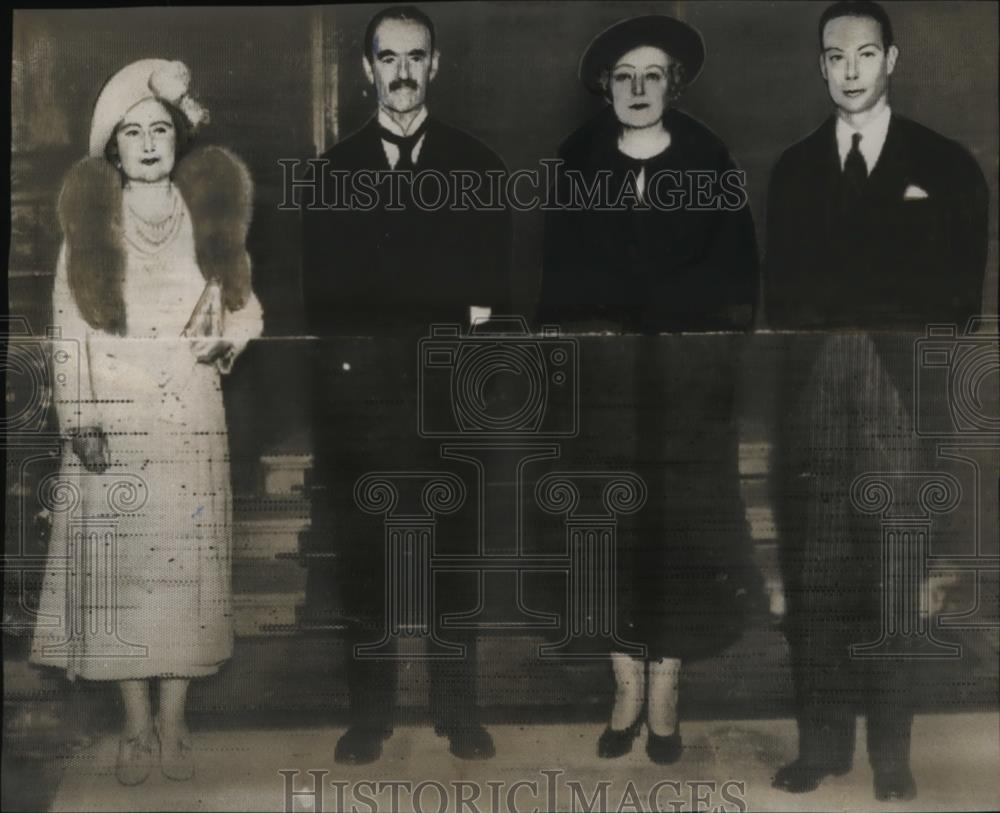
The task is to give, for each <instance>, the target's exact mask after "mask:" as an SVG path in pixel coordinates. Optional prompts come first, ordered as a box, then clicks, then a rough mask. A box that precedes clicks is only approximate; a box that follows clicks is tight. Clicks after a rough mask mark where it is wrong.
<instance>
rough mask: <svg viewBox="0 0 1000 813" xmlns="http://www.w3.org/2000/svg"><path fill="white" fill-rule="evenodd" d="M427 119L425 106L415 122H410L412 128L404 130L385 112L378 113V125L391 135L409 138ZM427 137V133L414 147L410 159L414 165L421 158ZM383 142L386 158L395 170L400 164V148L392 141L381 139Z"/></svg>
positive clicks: (390, 166) (380, 110)
mask: <svg viewBox="0 0 1000 813" xmlns="http://www.w3.org/2000/svg"><path fill="white" fill-rule="evenodd" d="M426 118H427V107H426V106H424V107H422V108H420V112H419V113H417V115H416V118H414V119H413V121H411V122H410V126H409V127H408V128H407V129H405V130H404V129H403V128H402V127H400V126H399V125H398V124H396V122H394V121H393V120H392V119H391V118H389V116H388V115H387V114H386V113H385V111H384V110H382V109H381V108H379V111H378V123H379V124H380V125H382V126H383V127H385V129H386V130H388V131H389V132H390V133H395V134H396V135H398V136H407V135H409V134H410V133H412V132H414V131H415V130H416V129H417V128H418V127H419V126H420V125H421V124H423V123H424V119H426ZM426 137H427V134H426V133H425V134H424V135H422V136H420V138H419V139H418V140H417V143H416V144H415V145H414V147H413V152H412V153H410V158H411V159H412V160H413V163H414V164H416V163H417V158H419V157H420V148H421V147H423V146H424V139H425V138H426ZM381 141H382V151H383V152H385V158H386V160H387V161H388V162H389V169H395V168H396V164H398V163H399V147H397V146H396V145H395V144H393V143H392V142H391V141H386V140H385V139H384V138H383V139H381Z"/></svg>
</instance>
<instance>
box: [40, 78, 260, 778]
mask: <svg viewBox="0 0 1000 813" xmlns="http://www.w3.org/2000/svg"><path fill="white" fill-rule="evenodd" d="M189 78H190V77H189V74H188V71H187V68H186V67H185V66H184V65H183V64H182V63H180V62H168V61H166V60H161V59H144V60H140V61H138V62H134V63H132V64H130V65H128V66H126V67H125V68H123V69H122V70H120V71H119V72H118V73H116V74H115V75H114V76H112V77H111V79H110V80H109V81H108V82H107V84H106V85H105V86H104V88H103V90H102V91H101V94H100V96H99V98H98V100H97V103H96V105H95V108H94V115H93V120H92V123H91V131H90V148H89V157H87V158H85V159H83V160H82V161H80V162H79V163H77V164H76V165H75V166H74V167H73V168H72V169H71V170H70V171H69V173H68V174H67V177H66V180H65V182H64V185H63V189H62V192H61V194H60V198H59V217H60V223H61V225H62V228H63V236H64V242H63V245H62V248H61V251H60V254H59V260H58V266H57V269H56V279H55V287H54V291H53V324H54V325H56V326H57V327H58V328H59V329H60V331H61V338H60V340H59V341H57V342H54V343H53V344H54V353H53V367H54V372H55V375H54V378H53V381H54V385H55V386H54V389H55V393H54V396H55V397H54V400H55V407H56V411H57V414H58V419H59V424H60V431H61V432H62V434H63V436H64V437H65V444H64V452H63V458H62V467H61V471H60V473H59V477H58V478H55V477H53V478H51V479H50V480H49V481H48V482H45V483H43V485H42V489H41V495H40V496H41V498H42V500H43V502H45V503H46V505H47V506H48V507H49V508H50V509H51V510H52V512H53V518H54V521H53V534H52V541H51V547H50V552H49V562H48V566H47V572H46V574H45V581H44V584H43V590H42V597H41V603H40V608H39V620H38V623H37V626H36V630H35V635H34V641H33V646H32V660H33V661H35V662H36V663H41V664H48V665H53V666H58V667H61V668H63V669H65V670H66V672H67V673H68V675H69V677H70V678H71V679H72V678H75V677H81V678H85V679H88V680H113V681H116V682H117V683H118V684H119V686H120V688H121V696H122V701H123V705H124V712H125V721H124V730H123V733H122V737H121V741H120V744H119V749H118V761H117V766H116V776H117V778H118V779H119V781H121V782H122V783H124V784H129V785H134V784H139V783H141V782H143V781H144V780H145V779H146V778H147V777H148V776H149V774H150V772H151V771H152V770H153V768H154V767H155V766H156V764H157V760H159V766H160V769H161V770H162V772H163V774H164V775H165V776H167V777H169V778H171V779H188V778H190V777H191V776H192V775H193V773H194V762H193V760H192V756H191V750H190V743H189V735H188V730H187V727H186V725H185V720H184V708H185V701H186V695H187V689H188V686H189V683H190V680H191V679H192V678H197V677H204V676H206V675H210V674H213V673H215V672H216V671H218V669H219V666H220V665H221V664H222V663H223V662H224V661H226V660H227V659H228V658H229V657H230V655H231V654H232V646H233V624H232V602H231V586H230V552H231V542H232V540H231V513H232V495H231V487H230V477H229V454H228V442H227V431H226V414H225V409H224V407H223V399H222V390H221V376H222V375H223V374H225V373H227V372H229V370H230V369H231V368H232V365H233V362H234V360H235V359H236V357H237V356H239V354H240V353H241V352H242V350H243V349H244V347H245V346H246V344H247V342H248V341H249V340H250V339H252V338H254V337H256V336H259V335H260V333H261V329H262V314H261V308H260V304H259V303H258V301H257V299H256V297H255V296H254V293H253V290H252V287H251V278H250V260H249V257H248V256H247V254H246V249H245V241H246V233H247V228H248V225H249V220H250V214H251V209H252V201H253V192H252V186H251V182H250V177H249V173H248V172H247V169H246V167H245V166H244V165H243V163H242V162H241V161H240V160H239V159H238V158H236V157H235V156H234V155H232V154H231V153H229V152H228V151H226V150H224V149H221V148H218V147H205V148H201V149H198V150H193V151H189V150H188V146H189V141H190V137H191V135H192V133H193V131H194V129H195V128H196V127H197V126H198V125H199V124H200V123H201V122H202V121H203V120H204V119H205V110H204V109H203V108H201V107H200V106H199V105H198V104H197V103H196V102H195V101H194V100H193V99H192V98H191V97H190V96H189V95H188V83H189ZM154 684H157V686H156V688H158V692H157V694H158V710H157V712H156V714H155V717H154V714H153V710H152V703H151V689H152V688H153V686H154Z"/></svg>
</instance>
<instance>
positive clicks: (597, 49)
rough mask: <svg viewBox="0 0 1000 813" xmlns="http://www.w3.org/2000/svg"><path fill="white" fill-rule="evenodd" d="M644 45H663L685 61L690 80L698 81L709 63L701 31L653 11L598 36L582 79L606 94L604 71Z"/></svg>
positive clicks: (584, 61)
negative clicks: (603, 82) (603, 80)
mask: <svg viewBox="0 0 1000 813" xmlns="http://www.w3.org/2000/svg"><path fill="white" fill-rule="evenodd" d="M642 45H652V46H654V47H656V48H660V49H662V50H663V51H665V52H666V53H668V54H669V55H670V56H672V57H673V58H674V59H677V60H680V61H681V62H683V63H684V74H685V76H686V79H687V82H688V83H690V82H693V81H694V80H695V78H696V77H697V76H698V73H699V72H700V71H701V66H702V65H703V64H704V62H705V43H704V42H703V41H702V39H701V34H699V33H698V32H697V31H696V30H695V29H694V28H692V27H691V26H689V25H688V24H687V23H682V22H681V21H680V20H675V19H674V18H673V17H667V16H665V15H663V14H649V15H647V16H644V17H631V18H629V19H627V20H622V21H621V22H617V23H615V24H614V25H613V26H611V27H610V28H606V29H605V30H604V31H602V32H601V33H600V34H598V35H597V36H596V37H594V39H593V40H592V41H591V43H590V45H588V46H587V50H586V51H584V52H583V58H582V59H581V60H580V81H581V82H583V84H584V85H585V86H586V87H587V90H589V91H590V92H591V93H603V90H604V89H603V88H602V87H601V81H600V79H601V73H602V72H603V71H606V70H608V69H609V68H611V67H612V66H613V65H614V63H615V62H616V61H617V60H618V58H619V57H620V56H621V55H622V54H625V53H627V52H628V51H631V50H632V49H633V48H638V47H640V46H642Z"/></svg>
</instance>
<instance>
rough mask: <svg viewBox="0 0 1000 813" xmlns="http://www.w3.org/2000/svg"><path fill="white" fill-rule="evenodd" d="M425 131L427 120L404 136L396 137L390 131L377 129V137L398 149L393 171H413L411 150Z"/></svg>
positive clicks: (381, 128) (382, 128)
mask: <svg viewBox="0 0 1000 813" xmlns="http://www.w3.org/2000/svg"><path fill="white" fill-rule="evenodd" d="M426 129H427V119H424V120H423V121H422V122H421V124H420V126H419V127H418V128H417V129H416V130H414V131H413V132H412V133H410V134H409V135H405V136H401V135H397V134H396V133H394V132H392V131H391V130H387V129H386V128H385V127H381V126H380V127H379V128H378V133H379V137H380V138H381V139H382V140H384V141H388V142H389V143H390V144H395V145H396V146H397V147H398V148H399V160H398V161H397V162H396V166H394V167H393V169H396V170H408V169H409V170H412V169H414V164H413V148H414V147H416V146H417V142H418V141H419V140H420V137H421V136H422V135H423V134H424V131H425V130H426Z"/></svg>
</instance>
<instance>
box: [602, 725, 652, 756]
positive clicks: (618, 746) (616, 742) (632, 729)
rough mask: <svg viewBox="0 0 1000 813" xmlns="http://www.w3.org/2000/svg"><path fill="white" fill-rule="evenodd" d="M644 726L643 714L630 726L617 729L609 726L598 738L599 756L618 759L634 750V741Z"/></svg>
mask: <svg viewBox="0 0 1000 813" xmlns="http://www.w3.org/2000/svg"><path fill="white" fill-rule="evenodd" d="M640 728H642V715H641V714H640V715H639V716H638V717H637V718H636V720H635V722H634V723H632V725H630V726H629V727H628V728H622V729H615V728H612V727H611V726H608V727H607V728H605V729H604V732H603V733H602V734H601V736H600V738H599V739H598V740H597V756H599V757H601V758H602V759H617V758H618V757H623V756H625V754H627V753H628V752H629V751H631V750H632V741H633V740H634V739H635V738H636V736H638V734H639V729H640Z"/></svg>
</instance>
